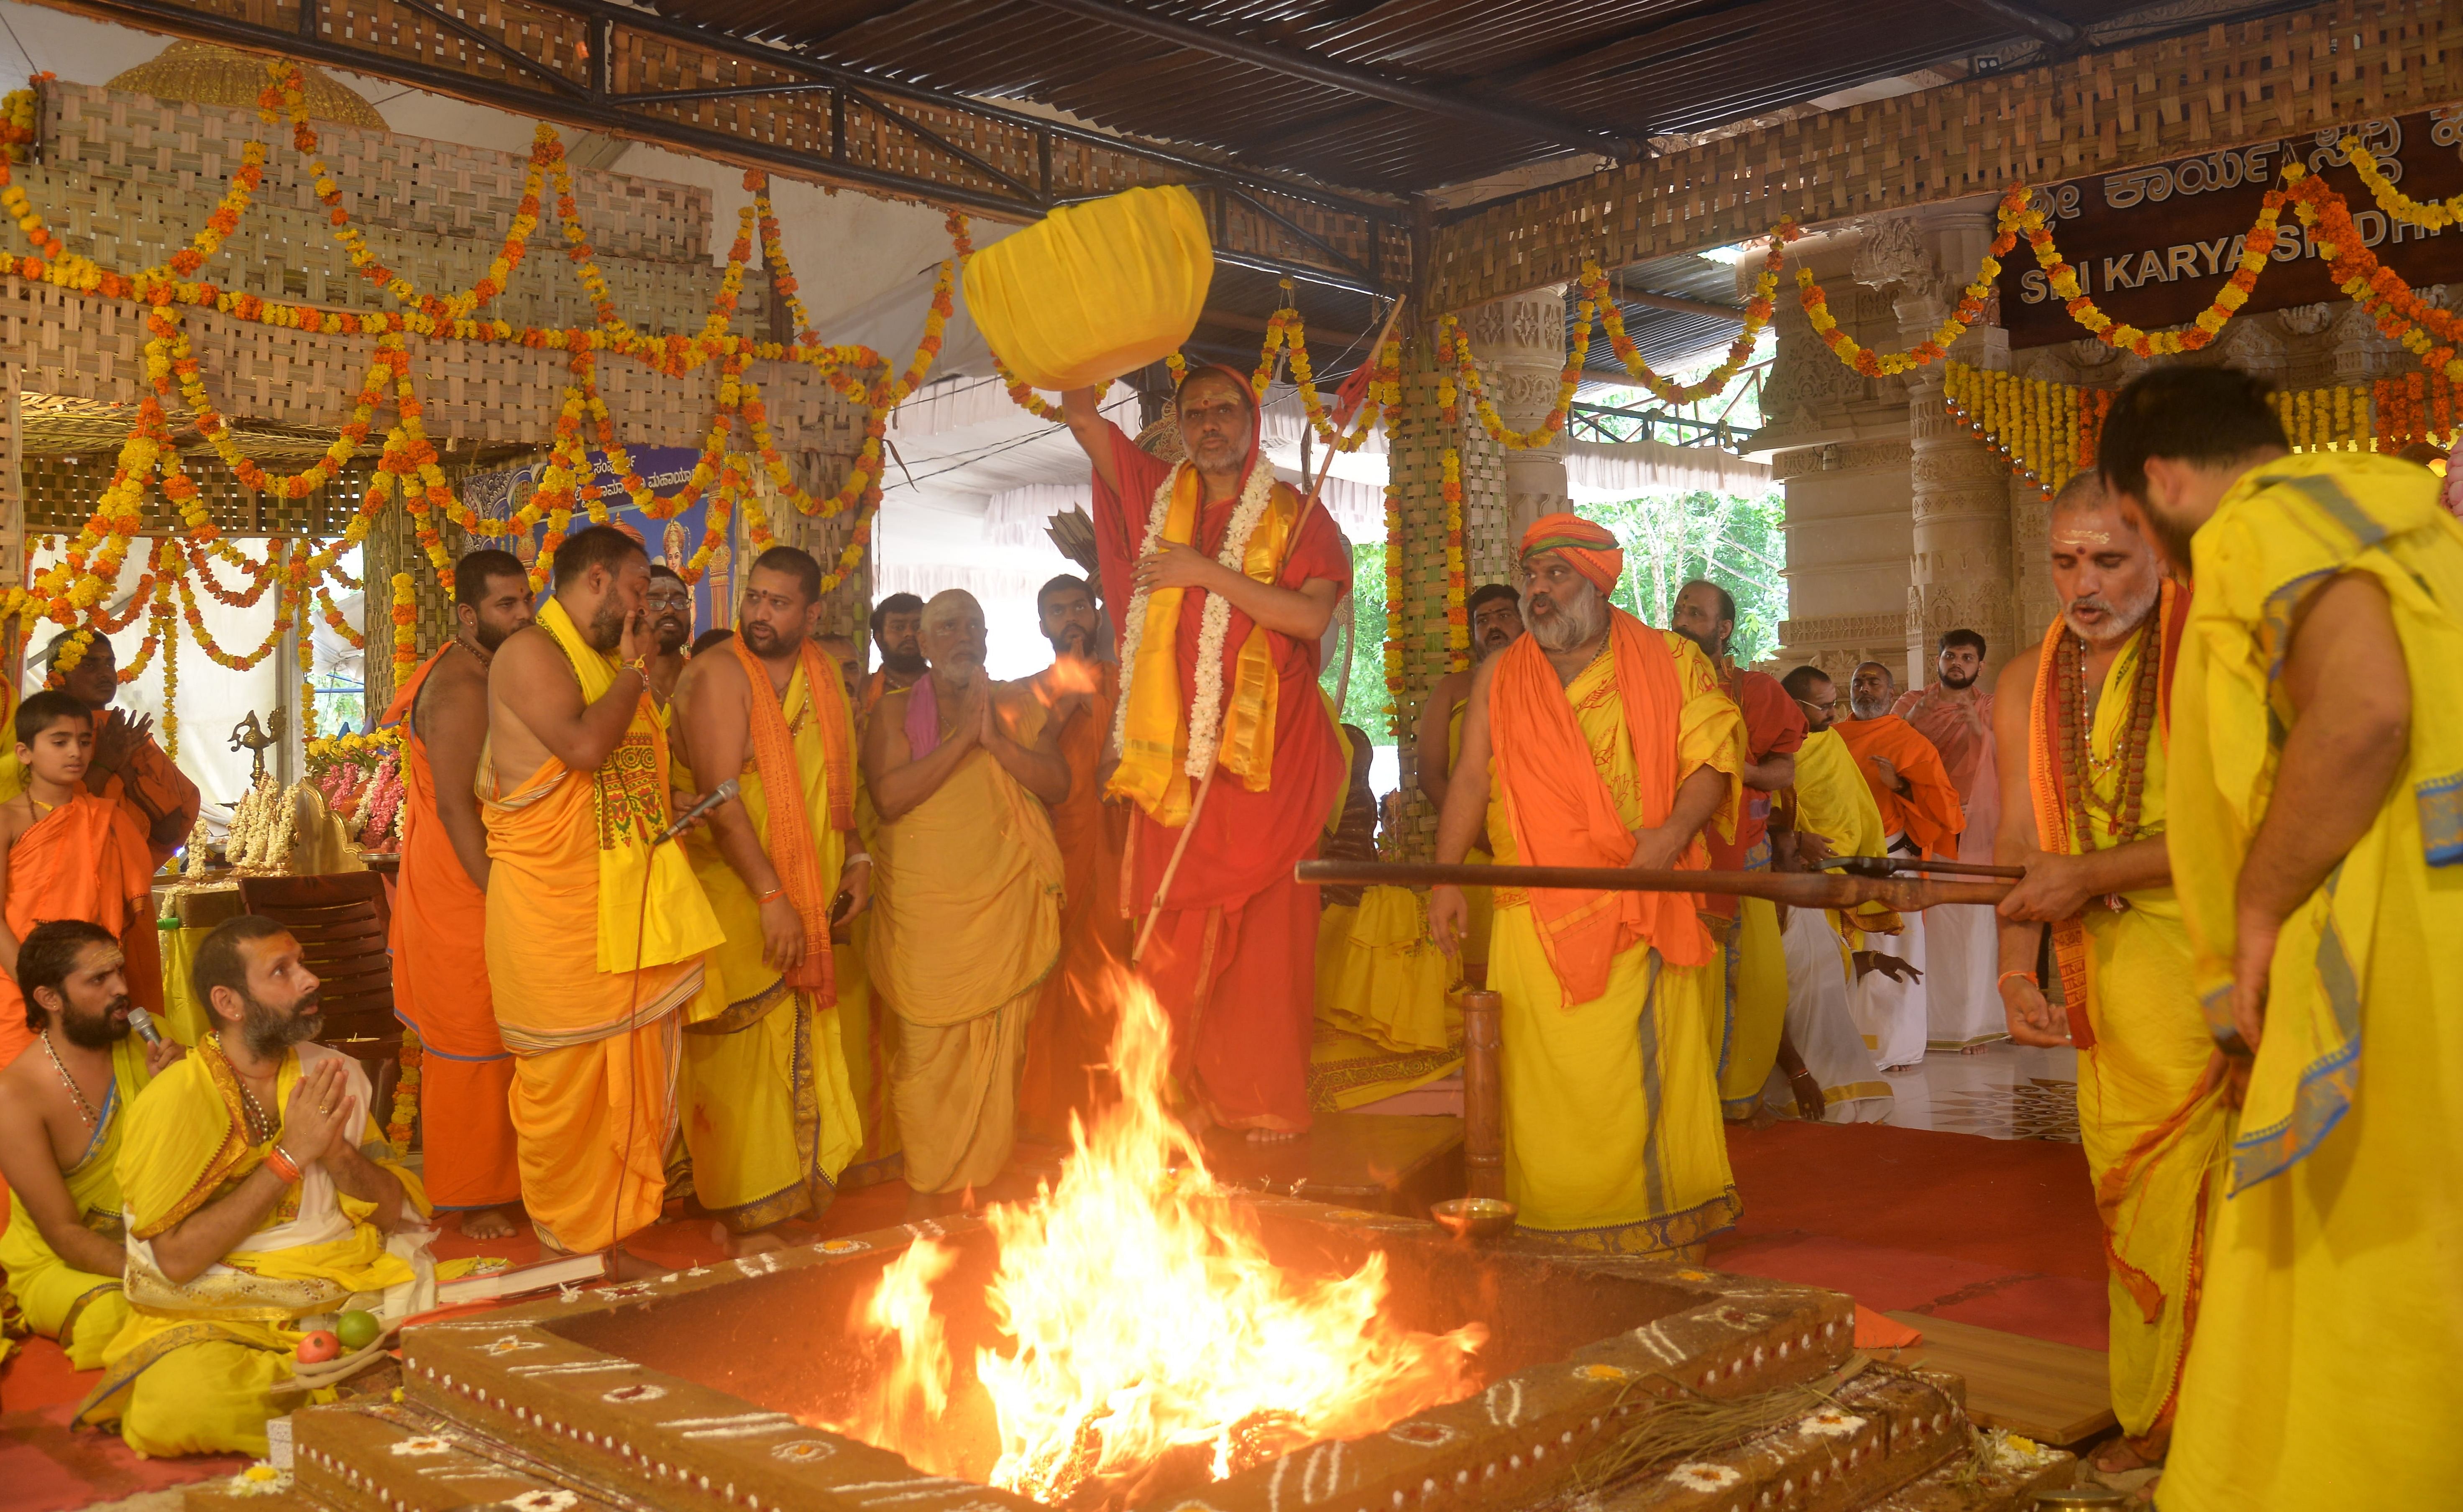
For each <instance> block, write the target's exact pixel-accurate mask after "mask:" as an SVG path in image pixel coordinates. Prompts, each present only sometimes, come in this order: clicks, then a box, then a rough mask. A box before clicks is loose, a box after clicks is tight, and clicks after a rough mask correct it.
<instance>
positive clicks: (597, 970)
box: [476, 525, 726, 1251]
mask: <svg viewBox="0 0 2463 1512" xmlns="http://www.w3.org/2000/svg"><path fill="white" fill-rule="evenodd" d="M649 581H650V566H649V559H648V557H647V556H645V555H644V554H643V550H642V544H641V542H639V541H637V540H635V539H633V537H630V536H628V535H626V534H625V533H624V532H622V531H621V530H618V529H616V528H615V527H614V526H612V525H594V526H592V527H591V528H590V529H588V530H584V531H577V532H576V533H574V534H573V535H571V536H569V537H565V540H564V543H563V544H562V545H560V546H558V547H557V548H556V568H555V593H554V595H553V596H552V597H551V598H550V599H549V600H548V602H547V603H545V604H544V605H542V606H541V608H540V609H539V612H538V618H537V620H536V622H535V623H534V624H532V625H527V626H525V627H523V628H521V629H518V630H515V631H514V632H513V633H512V634H511V635H510V636H507V637H506V638H505V641H504V644H503V645H502V646H498V647H497V650H496V655H495V660H494V662H493V663H491V664H490V667H489V669H488V746H487V749H486V751H485V753H484V754H483V756H482V757H481V760H480V764H479V773H478V777H477V778H476V785H477V787H478V792H479V800H480V802H481V804H482V812H483V814H484V816H485V818H486V821H487V825H488V855H489V857H490V862H491V866H490V869H489V873H488V925H487V935H486V939H487V953H488V977H489V981H490V985H491V987H492V989H493V995H494V1002H495V1009H496V1023H497V1026H498V1028H499V1030H500V1032H501V1033H502V1034H503V1036H504V1041H505V1048H506V1049H508V1050H511V1051H512V1053H513V1058H514V1059H513V1089H512V1119H513V1133H514V1140H515V1148H516V1152H517V1155H518V1159H519V1163H520V1166H521V1174H522V1197H523V1201H524V1203H525V1205H526V1206H527V1207H528V1208H529V1210H530V1215H531V1221H532V1225H533V1227H534V1228H535V1229H537V1230H538V1233H539V1238H540V1240H541V1242H542V1243H544V1244H546V1245H547V1246H548V1247H549V1248H550V1249H552V1250H562V1251H580V1250H596V1249H605V1248H608V1247H609V1246H611V1245H617V1244H621V1241H622V1240H623V1239H624V1238H626V1237H627V1236H628V1235H631V1234H632V1233H634V1232H635V1231H637V1230H639V1229H642V1228H644V1227H646V1226H648V1225H649V1224H650V1223H652V1222H655V1221H656V1220H657V1218H658V1216H659V1206H660V1204H661V1202H662V1201H664V1200H665V1194H666V1149H667V1141H668V1139H669V1137H670V1136H671V1135H672V1134H673V1133H674V1131H675V1117H676V1103H675V1080H676V1062H677V1039H678V1034H679V1030H680V1027H681V1024H682V1023H683V1022H685V1021H687V1020H692V1021H699V1020H702V1019H709V1018H713V1017H716V1016H717V1015H718V1014H719V1013H721V1012H723V1011H724V1009H725V1007H726V1004H725V1001H724V998H723V997H722V996H721V988H720V984H719V979H718V974H716V973H711V972H707V971H705V969H704V965H703V959H702V957H703V955H704V954H705V953H707V952H708V951H710V950H712V949H714V948H715V947H717V946H718V945H719V944H720V943H721V941H722V940H723V939H724V938H725V935H724V933H723V931H721V930H720V929H719V927H718V920H717V918H716V917H715V916H714V915H712V913H711V912H710V908H709V900H708V898H706V897H704V896H703V894H702V889H701V884H700V883H699V882H698V881H696V880H695V879H694V877H693V872H692V866H691V865H690V864H689V863H688V862H687V860H686V857H685V854H684V852H683V851H681V850H678V849H675V848H673V847H671V846H668V845H665V844H660V843H659V840H660V836H661V835H662V834H663V833H664V832H665V829H666V827H667V820H668V810H667V795H668V772H667V740H666V734H665V729H664V728H663V726H662V722H661V719H660V716H659V709H658V706H657V704H656V703H655V702H654V701H653V700H652V697H651V693H650V674H649V660H650V655H651V652H652V650H653V648H654V646H655V644H656V643H655V642H654V641H653V640H652V639H651V636H650V629H649V621H648V616H647V614H646V613H645V611H644V608H643V593H644V591H645V590H646V589H647V588H648V586H649ZM705 993H707V994H708V995H709V996H708V1000H707V1001H702V1000H701V999H703V997H704V994H705Z"/></svg>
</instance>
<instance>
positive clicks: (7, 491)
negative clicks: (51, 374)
mask: <svg viewBox="0 0 2463 1512" xmlns="http://www.w3.org/2000/svg"><path fill="white" fill-rule="evenodd" d="M17 388H18V383H17V364H16V363H14V362H0V588H13V587H16V586H17V585H19V584H20V583H22V582H24V581H26V550H25V547H26V514H25V499H24V497H23V494H22V493H21V492H20V490H19V487H18V467H19V455H18V440H19V434H18V414H19V403H18V399H17ZM11 670H13V669H12V668H8V667H5V666H0V672H7V671H11ZM11 686H12V687H13V686H14V685H13V684H12V685H11Z"/></svg>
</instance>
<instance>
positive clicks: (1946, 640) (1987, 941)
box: [1890, 630, 2007, 1050]
mask: <svg viewBox="0 0 2463 1512" xmlns="http://www.w3.org/2000/svg"><path fill="white" fill-rule="evenodd" d="M1985 654H1986V646H1985V642H1984V637H1983V636H1981V635H1978V634H1976V633H1975V632H1974V631H1973V630H1951V631H1949V632H1947V633H1945V634H1944V635H1943V636H1942V638H1941V644H1940V646H1938V647H1937V648H1936V651H1935V654H1934V658H1933V668H1934V670H1935V672H1936V673H1937V674H1938V677H1939V681H1937V682H1935V683H1934V684H1933V685H1932V686H1931V687H1930V688H1927V689H1923V690H1916V689H1909V690H1907V691H1906V692H1904V693H1901V694H1900V695H1899V699H1898V702H1897V703H1895V704H1893V705H1891V706H1890V712H1892V713H1894V714H1897V715H1898V716H1899V717H1900V718H1902V719H1905V720H1906V721H1907V723H1908V724H1910V725H1913V726H1914V727H1915V729H1916V733H1917V734H1921V735H1923V736H1924V737H1925V738H1926V739H1927V740H1929V741H1931V742H1932V747H1933V750H1934V751H1936V752H1938V753H1939V754H1940V756H1941V764H1942V767H1943V769H1944V770H1945V771H1947V772H1949V774H1950V781H1951V786H1952V787H1955V788H1956V789H1957V790H1958V800H1959V805H1960V808H1961V810H1962V812H1963V815H1964V819H1965V822H1966V827H1965V828H1964V829H1962V830H1961V831H1960V832H1959V838H1958V859H1959V860H1961V861H1968V862H1985V863H1989V862H1991V861H1992V859H1993V847H1994V835H1995V834H1996V832H1997V831H1998V830H1999V828H2000V824H2001V783H2000V778H1999V775H1998V774H1997V773H1996V772H1995V770H1994V762H1995V761H1996V760H1997V759H1998V758H1997V756H1995V754H1994V735H1993V692H1992V690H1991V689H1990V688H1989V687H1986V686H1985V685H1984V684H1983V683H1982V681H1981V679H1982V678H1983V676H1984V658H1985ZM1998 933H1999V931H1998V926H1997V925H1996V924H1995V922H1994V916H1993V910H1992V909H1987V908H1985V907H1984V906H1983V905H1981V904H1973V903H1952V904H1945V905H1943V906H1941V907H1940V908H1936V909H1927V910H1926V912H1925V964H1926V967H1927V970H1926V973H1925V1017H1926V1025H1927V1027H1926V1035H1927V1042H1928V1043H1929V1046H1930V1047H1931V1048H1933V1049H1936V1050H1944V1049H1947V1050H1974V1049H1977V1048H1979V1047H1980V1046H1982V1045H1984V1044H1986V1043H1987V1042H1989V1041H1994V1040H1999V1039H2002V1038H2004V1036H2005V1035H2006V1033H2007V1030H2006V1028H2005V1026H2004V1025H2003V1023H2002V1021H2001V998H2000V995H1999V994H1998V993H1997V992H1995V991H1994V988H1993V976H1994V971H1995V967H1994V961H1995V960H1997V959H1998V953H1999V947H1998V943H1997V940H1998Z"/></svg>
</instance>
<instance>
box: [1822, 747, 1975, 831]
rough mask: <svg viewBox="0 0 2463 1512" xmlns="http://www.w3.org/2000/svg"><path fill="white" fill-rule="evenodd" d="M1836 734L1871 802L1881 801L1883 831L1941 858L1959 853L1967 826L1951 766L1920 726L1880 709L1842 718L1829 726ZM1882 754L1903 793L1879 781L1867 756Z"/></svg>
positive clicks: (1880, 779)
mask: <svg viewBox="0 0 2463 1512" xmlns="http://www.w3.org/2000/svg"><path fill="white" fill-rule="evenodd" d="M1831 728H1832V729H1834V730H1836V731H1838V732H1839V738H1840V739H1842V740H1844V741H1846V742H1847V749H1848V750H1849V751H1851V752H1854V753H1855V756H1856V770H1857V771H1859V772H1862V773H1863V774H1864V785H1865V786H1867V787H1869V788H1871V789H1872V790H1873V801H1874V802H1875V803H1878V804H1880V805H1881V809H1882V832H1883V833H1884V834H1885V835H1905V836H1907V843H1908V844H1912V845H1915V846H1917V847H1918V848H1920V849H1921V850H1923V851H1924V853H1925V854H1926V855H1928V856H1932V857H1936V858H1939V859H1943V860H1950V859H1954V858H1955V857H1956V856H1957V855H1958V835H1959V831H1961V830H1963V829H1965V828H1966V827H1967V818H1966V811H1965V810H1964V809H1963V808H1962V807H1961V806H1960V804H1959V801H1958V788H1957V786H1956V785H1955V784H1953V783H1952V782H1951V779H1950V769H1949V768H1947V767H1945V766H1944V765H1942V760H1941V753H1940V752H1939V751H1937V750H1935V749H1933V743H1932V742H1931V741H1929V740H1928V739H1926V738H1925V737H1924V734H1923V733H1922V732H1921V731H1919V730H1917V729H1916V727H1915V726H1913V725H1911V724H1909V723H1907V721H1906V720H1904V719H1902V718H1900V717H1899V716H1898V715H1896V714H1884V715H1882V716H1881V717H1880V718H1878V719H1842V720H1841V721H1839V722H1838V723H1837V724H1835V725H1833V726H1831ZM1872 756H1880V757H1882V758H1883V759H1884V760H1885V761H1887V762H1889V763H1890V764H1891V765H1892V766H1894V767H1896V768H1898V772H1899V776H1900V777H1902V778H1906V779H1907V789H1908V791H1907V797H1905V798H1901V797H1900V796H1899V795H1898V794H1896V793H1894V792H1892V791H1890V790H1889V789H1888V788H1886V787H1884V786H1883V785H1882V775H1881V773H1879V772H1877V771H1875V770H1874V769H1873V763H1872V761H1871V760H1870V759H1869V758H1870V757H1872Z"/></svg>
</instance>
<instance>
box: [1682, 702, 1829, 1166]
mask: <svg viewBox="0 0 2463 1512" xmlns="http://www.w3.org/2000/svg"><path fill="white" fill-rule="evenodd" d="M1720 686H1721V689H1722V690H1723V691H1725V692H1726V693H1727V695H1728V696H1729V697H1730V698H1731V699H1733V700H1734V702H1735V705H1736V709H1737V711H1738V712H1740V713H1742V714H1743V715H1744V720H1745V752H1746V755H1747V756H1748V757H1750V758H1751V759H1752V760H1754V761H1755V762H1761V761H1767V760H1769V759H1770V758H1771V757H1773V756H1794V755H1795V754H1796V752H1797V750H1798V748H1799V747H1801V746H1802V745H1803V744H1804V734H1805V731H1804V712H1803V711H1802V710H1800V709H1798V708H1797V706H1796V700H1795V699H1794V698H1792V697H1790V696H1789V695H1788V691H1787V690H1786V688H1784V687H1782V686H1781V685H1780V683H1779V680H1778V679H1777V678H1776V677H1773V676H1771V675H1770V674H1769V673H1768V672H1755V671H1746V670H1742V669H1736V670H1732V671H1730V672H1729V673H1728V674H1727V675H1726V676H1725V677H1724V678H1723V679H1722V680H1721V684H1720ZM1770 807H1771V795H1769V794H1768V793H1764V792H1760V791H1758V790H1756V789H1754V788H1750V787H1749V788H1746V789H1744V790H1743V803H1742V806H1741V807H1740V808H1739V809H1738V811H1737V814H1736V834H1735V838H1734V839H1733V840H1732V841H1731V840H1723V839H1721V838H1719V837H1716V836H1713V837H1711V842H1710V844H1711V866H1714V867H1716V868H1718V869H1720V870H1722V871H1767V870H1768V869H1770V845H1769V844H1768V842H1767V839H1766V836H1767V831H1768V829H1769V825H1770ZM1702 902H1703V907H1704V908H1705V909H1707V910H1708V911H1709V912H1711V914H1713V915H1716V916H1718V917H1721V918H1724V919H1726V920H1727V921H1728V923H1727V927H1726V931H1725V933H1724V934H1723V935H1722V936H1721V938H1720V958H1719V960H1718V961H1717V962H1716V963H1715V964H1714V966H1713V967H1712V970H1713V971H1714V972H1716V973H1717V975H1718V977H1719V1004H1718V1005H1719V1012H1718V1013H1717V1014H1716V1015H1715V1016H1714V1017H1713V1018H1712V1020H1711V1029H1712V1032H1713V1033H1714V1034H1715V1035H1716V1037H1717V1038H1716V1040H1715V1041H1714V1042H1713V1045H1712V1053H1713V1054H1714V1055H1715V1056H1716V1057H1717V1064H1718V1068H1719V1104H1720V1110H1721V1111H1722V1112H1723V1113H1724V1114H1725V1115H1726V1116H1727V1117H1729V1118H1736V1119H1740V1118H1746V1117H1749V1116H1751V1115H1752V1113H1753V1110H1754V1106H1755V1104H1756V1103H1758V1102H1760V1101H1761V1095H1762V1085H1763V1084H1764V1083H1766V1082H1768V1081H1769V1080H1770V1074H1771V1068H1772V1067H1774V1066H1776V1064H1777V1063H1778V1042H1779V1039H1780V1036H1781V1035H1782V1033H1783V1032H1784V1031H1785V1029H1786V1025H1787V949H1786V946H1785V945H1784V944H1783V943H1782V942H1781V941H1780V938H1779V929H1778V908H1777V906H1776V904H1774V903H1772V902H1771V901H1770V900H1769V899H1768V898H1737V897H1727V896H1717V897H1705V898H1704V899H1703V900H1702Z"/></svg>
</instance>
